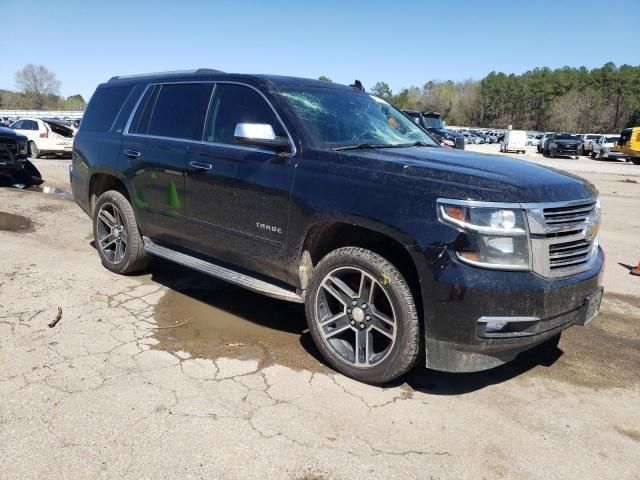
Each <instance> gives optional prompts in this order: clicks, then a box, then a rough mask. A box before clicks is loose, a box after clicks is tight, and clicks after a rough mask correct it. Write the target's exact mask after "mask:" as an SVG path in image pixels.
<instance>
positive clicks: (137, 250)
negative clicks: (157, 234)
mask: <svg viewBox="0 0 640 480" xmlns="http://www.w3.org/2000/svg"><path fill="white" fill-rule="evenodd" d="M107 206H109V207H108V208H111V206H112V207H114V208H115V209H117V211H118V213H119V216H120V220H121V221H120V222H117V223H118V225H119V226H120V227H122V228H121V229H120V230H121V231H122V232H124V236H123V237H124V238H125V239H126V242H125V245H126V246H125V249H124V253H123V254H122V257H121V259H117V258H110V256H109V251H108V250H106V249H103V247H102V246H101V245H100V234H99V230H100V229H101V228H105V227H106V224H104V223H103V224H101V223H100V222H101V221H102V220H101V219H100V218H99V214H100V212H101V209H102V208H103V207H105V209H107ZM111 235H112V236H113V233H112V234H111ZM93 238H94V240H95V245H96V250H98V254H99V255H100V259H101V260H102V265H103V266H104V267H105V268H106V269H107V270H111V271H112V272H115V273H119V274H121V275H125V274H128V273H133V272H137V271H140V270H144V269H145V268H146V267H147V265H148V264H149V255H148V254H147V253H146V252H145V251H144V242H143V240H142V235H141V234H140V230H139V229H138V224H137V222H136V217H135V215H134V213H133V208H131V204H130V203H129V201H128V200H127V199H126V197H125V196H124V195H123V194H122V193H120V192H117V191H115V190H109V191H107V192H105V193H103V194H102V195H100V197H99V198H98V200H97V202H96V205H95V208H94V210H93ZM109 240H111V239H108V240H106V241H109ZM105 250H106V251H105Z"/></svg>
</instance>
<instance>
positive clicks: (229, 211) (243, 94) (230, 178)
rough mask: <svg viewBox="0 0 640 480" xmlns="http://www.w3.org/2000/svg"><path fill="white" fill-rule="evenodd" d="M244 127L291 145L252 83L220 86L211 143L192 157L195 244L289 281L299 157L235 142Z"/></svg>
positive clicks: (209, 128) (209, 127) (208, 131)
mask: <svg viewBox="0 0 640 480" xmlns="http://www.w3.org/2000/svg"><path fill="white" fill-rule="evenodd" d="M238 123H263V124H264V123H267V124H270V125H271V126H272V127H273V129H274V131H275V133H276V135H278V136H283V137H289V138H290V140H291V136H290V135H289V134H288V132H287V130H286V128H285V126H284V124H283V123H282V121H281V119H280V118H279V116H278V115H277V113H276V111H275V110H274V109H273V107H272V106H271V104H270V103H269V102H268V101H267V99H266V98H265V97H264V96H263V95H262V94H261V93H260V92H258V91H257V90H255V89H254V88H252V87H250V86H248V85H241V84H234V83H218V84H217V85H216V88H215V92H214V95H213V99H212V102H211V107H210V109H209V113H208V115H207V122H206V124H205V130H204V142H202V143H201V144H197V145H194V146H192V147H191V148H190V150H189V153H188V155H187V157H188V165H189V166H188V173H187V176H186V192H187V211H186V214H187V216H188V217H189V221H188V227H187V228H188V232H189V237H190V240H191V242H192V243H191V246H192V248H194V249H195V250H197V251H199V252H201V253H203V254H205V255H210V256H213V257H217V258H220V259H224V260H225V261H226V262H229V263H233V264H235V265H237V266H240V267H244V268H248V269H251V270H254V271H257V272H261V273H265V274H267V275H270V276H273V277H277V278H278V277H279V278H282V279H283V278H285V274H284V266H283V263H282V254H283V250H284V246H285V239H286V238H287V227H288V225H287V221H288V214H289V200H290V194H291V188H292V185H293V180H294V175H295V157H294V156H293V155H292V154H287V155H282V154H281V155H278V154H277V153H276V152H275V151H273V150H270V149H268V148H257V147H250V146H243V145H238V144H236V143H235V141H234V131H235V127H236V125H237V124H238ZM292 146H293V142H292Z"/></svg>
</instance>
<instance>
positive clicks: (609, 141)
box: [591, 135, 627, 160]
mask: <svg viewBox="0 0 640 480" xmlns="http://www.w3.org/2000/svg"><path fill="white" fill-rule="evenodd" d="M619 140H620V135H602V136H600V137H599V138H598V140H595V141H592V142H591V158H596V157H597V158H599V159H620V160H625V159H626V158H627V155H626V154H625V153H623V152H621V151H619V150H618V149H617V148H616V143H617V142H618V141H619Z"/></svg>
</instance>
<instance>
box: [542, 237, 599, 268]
mask: <svg viewBox="0 0 640 480" xmlns="http://www.w3.org/2000/svg"><path fill="white" fill-rule="evenodd" d="M592 249H593V241H592V240H587V239H582V240H573V241H571V242H565V243H554V244H550V245H549V267H550V268H551V270H556V269H559V268H567V267H575V266H576V265H582V264H584V263H586V262H588V261H589V257H590V255H591V250H592Z"/></svg>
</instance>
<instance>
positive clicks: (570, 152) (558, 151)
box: [551, 147, 580, 157]
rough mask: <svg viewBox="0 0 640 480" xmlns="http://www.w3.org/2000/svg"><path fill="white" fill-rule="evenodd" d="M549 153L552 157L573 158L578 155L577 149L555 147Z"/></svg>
mask: <svg viewBox="0 0 640 480" xmlns="http://www.w3.org/2000/svg"><path fill="white" fill-rule="evenodd" d="M551 153H553V154H554V155H568V156H571V157H573V156H575V155H579V154H580V150H579V149H578V148H567V147H555V148H552V149H551Z"/></svg>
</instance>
